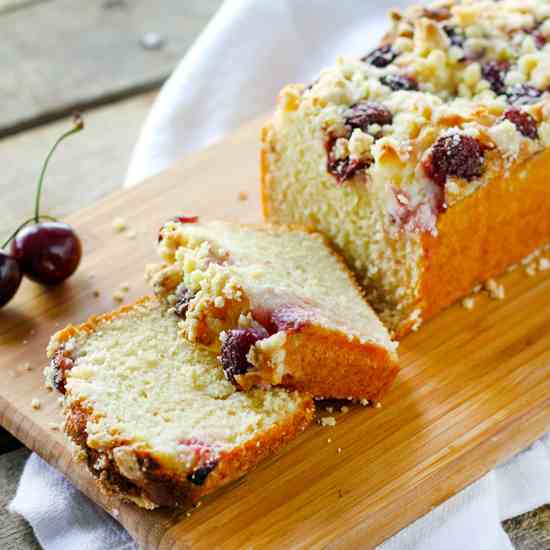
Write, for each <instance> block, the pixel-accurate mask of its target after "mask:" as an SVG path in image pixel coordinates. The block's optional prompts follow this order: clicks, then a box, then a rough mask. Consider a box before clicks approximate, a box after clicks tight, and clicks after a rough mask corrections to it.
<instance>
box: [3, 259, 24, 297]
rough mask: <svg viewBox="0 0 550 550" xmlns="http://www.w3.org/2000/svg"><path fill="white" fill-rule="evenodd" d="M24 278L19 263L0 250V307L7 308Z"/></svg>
mask: <svg viewBox="0 0 550 550" xmlns="http://www.w3.org/2000/svg"><path fill="white" fill-rule="evenodd" d="M22 277H23V273H22V271H21V267H20V266H19V262H18V261H17V260H16V259H15V258H14V257H13V256H9V255H8V254H6V253H5V252H3V251H1V250H0V307H3V306H5V305H6V304H7V303H8V302H9V301H10V300H11V299H12V298H13V297H14V295H15V293H16V292H17V289H18V288H19V285H20V284H21V279H22Z"/></svg>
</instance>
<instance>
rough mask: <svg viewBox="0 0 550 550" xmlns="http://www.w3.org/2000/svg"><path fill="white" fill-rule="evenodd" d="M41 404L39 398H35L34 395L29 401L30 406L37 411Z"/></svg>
mask: <svg viewBox="0 0 550 550" xmlns="http://www.w3.org/2000/svg"><path fill="white" fill-rule="evenodd" d="M41 406H42V403H41V402H40V399H37V398H36V397H35V398H34V399H33V400H32V401H31V407H32V408H33V409H34V410H35V411H37V410H38V409H40V407H41Z"/></svg>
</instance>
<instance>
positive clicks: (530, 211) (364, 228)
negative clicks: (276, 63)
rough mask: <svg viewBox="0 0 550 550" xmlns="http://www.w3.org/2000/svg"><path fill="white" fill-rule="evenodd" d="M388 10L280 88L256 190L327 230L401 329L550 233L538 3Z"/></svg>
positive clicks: (271, 210)
mask: <svg viewBox="0 0 550 550" xmlns="http://www.w3.org/2000/svg"><path fill="white" fill-rule="evenodd" d="M390 17H391V26H390V27H389V29H388V33H387V34H386V36H385V37H384V39H383V41H382V43H381V44H380V45H379V46H378V47H377V48H375V49H374V50H373V51H371V52H370V53H368V54H367V55H365V56H364V57H363V58H361V59H358V58H340V59H338V60H337V62H336V65H335V66H334V67H332V68H329V69H326V70H324V71H322V73H321V74H320V76H319V78H318V80H317V81H316V82H314V83H313V84H311V85H309V86H303V85H289V86H287V87H285V88H284V89H283V91H282V92H281V94H280V97H279V102H278V106H277V110H276V113H275V114H274V116H273V118H272V119H271V120H270V121H269V123H268V124H267V125H266V126H265V128H264V130H263V136H262V141H263V147H262V166H261V170H262V200H263V210H264V216H265V219H266V220H267V221H269V222H272V223H299V224H306V225H311V226H312V227H314V228H316V229H317V230H319V231H321V232H322V233H323V234H325V235H326V236H327V238H329V239H330V240H331V241H332V242H333V243H334V244H335V246H337V247H338V248H339V249H340V250H341V252H342V254H343V255H344V257H345V259H346V260H347V262H348V265H350V266H351V267H352V268H353V269H354V270H355V271H356V272H357V274H358V280H359V282H360V283H361V284H362V285H363V286H364V287H365V288H366V290H367V298H368V299H369V302H370V303H371V304H372V306H373V307H374V309H375V310H376V311H377V312H378V313H379V314H380V316H381V318H382V320H383V321H384V322H385V323H386V325H387V326H388V327H390V328H391V329H392V331H393V332H394V334H395V335H396V336H398V337H401V336H403V335H404V334H406V333H407V332H408V331H410V330H411V329H416V328H418V327H419V326H420V324H421V323H422V322H423V321H425V320H426V319H429V318H430V317H432V316H433V315H434V314H436V313H437V312H438V311H440V310H441V309H443V308H444V307H446V306H448V305H449V304H451V303H452V302H453V301H455V300H457V299H458V298H460V297H462V296H464V295H466V294H468V293H469V292H470V291H471V290H472V288H474V287H476V286H477V285H478V284H481V283H482V282H484V281H486V280H488V279H489V278H491V277H493V276H495V275H498V274H499V273H501V272H502V271H504V270H505V269H506V268H507V267H508V266H510V265H511V264H514V263H517V262H518V261H520V260H521V259H522V258H523V257H524V256H527V255H528V254H530V253H531V252H533V251H534V250H535V249H537V248H539V247H541V246H542V245H543V244H544V243H546V242H548V241H549V240H550V191H549V189H550V188H549V186H548V170H549V169H550V150H549V147H550V94H549V93H548V90H549V89H550V9H549V4H548V2H547V1H545V0H526V1H524V2H518V1H515V0H503V1H497V0H480V1H475V2H474V1H471V0H463V1H460V0H455V1H443V2H438V3H436V4H431V5H428V6H416V7H412V8H410V9H407V10H405V11H404V12H400V11H392V12H391V13H390Z"/></svg>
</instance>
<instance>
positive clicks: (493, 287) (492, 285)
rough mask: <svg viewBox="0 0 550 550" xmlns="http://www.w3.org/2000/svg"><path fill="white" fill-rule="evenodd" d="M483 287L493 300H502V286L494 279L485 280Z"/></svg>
mask: <svg viewBox="0 0 550 550" xmlns="http://www.w3.org/2000/svg"><path fill="white" fill-rule="evenodd" d="M485 289H486V290H487V292H488V293H489V296H490V297H491V298H493V299H494V300H504V286H503V285H499V284H498V283H497V282H496V281H495V280H494V279H487V281H485Z"/></svg>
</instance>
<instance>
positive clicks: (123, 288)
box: [120, 283, 130, 292]
mask: <svg viewBox="0 0 550 550" xmlns="http://www.w3.org/2000/svg"><path fill="white" fill-rule="evenodd" d="M129 290H130V285H129V283H122V284H121V285H120V291H121V292H129Z"/></svg>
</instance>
